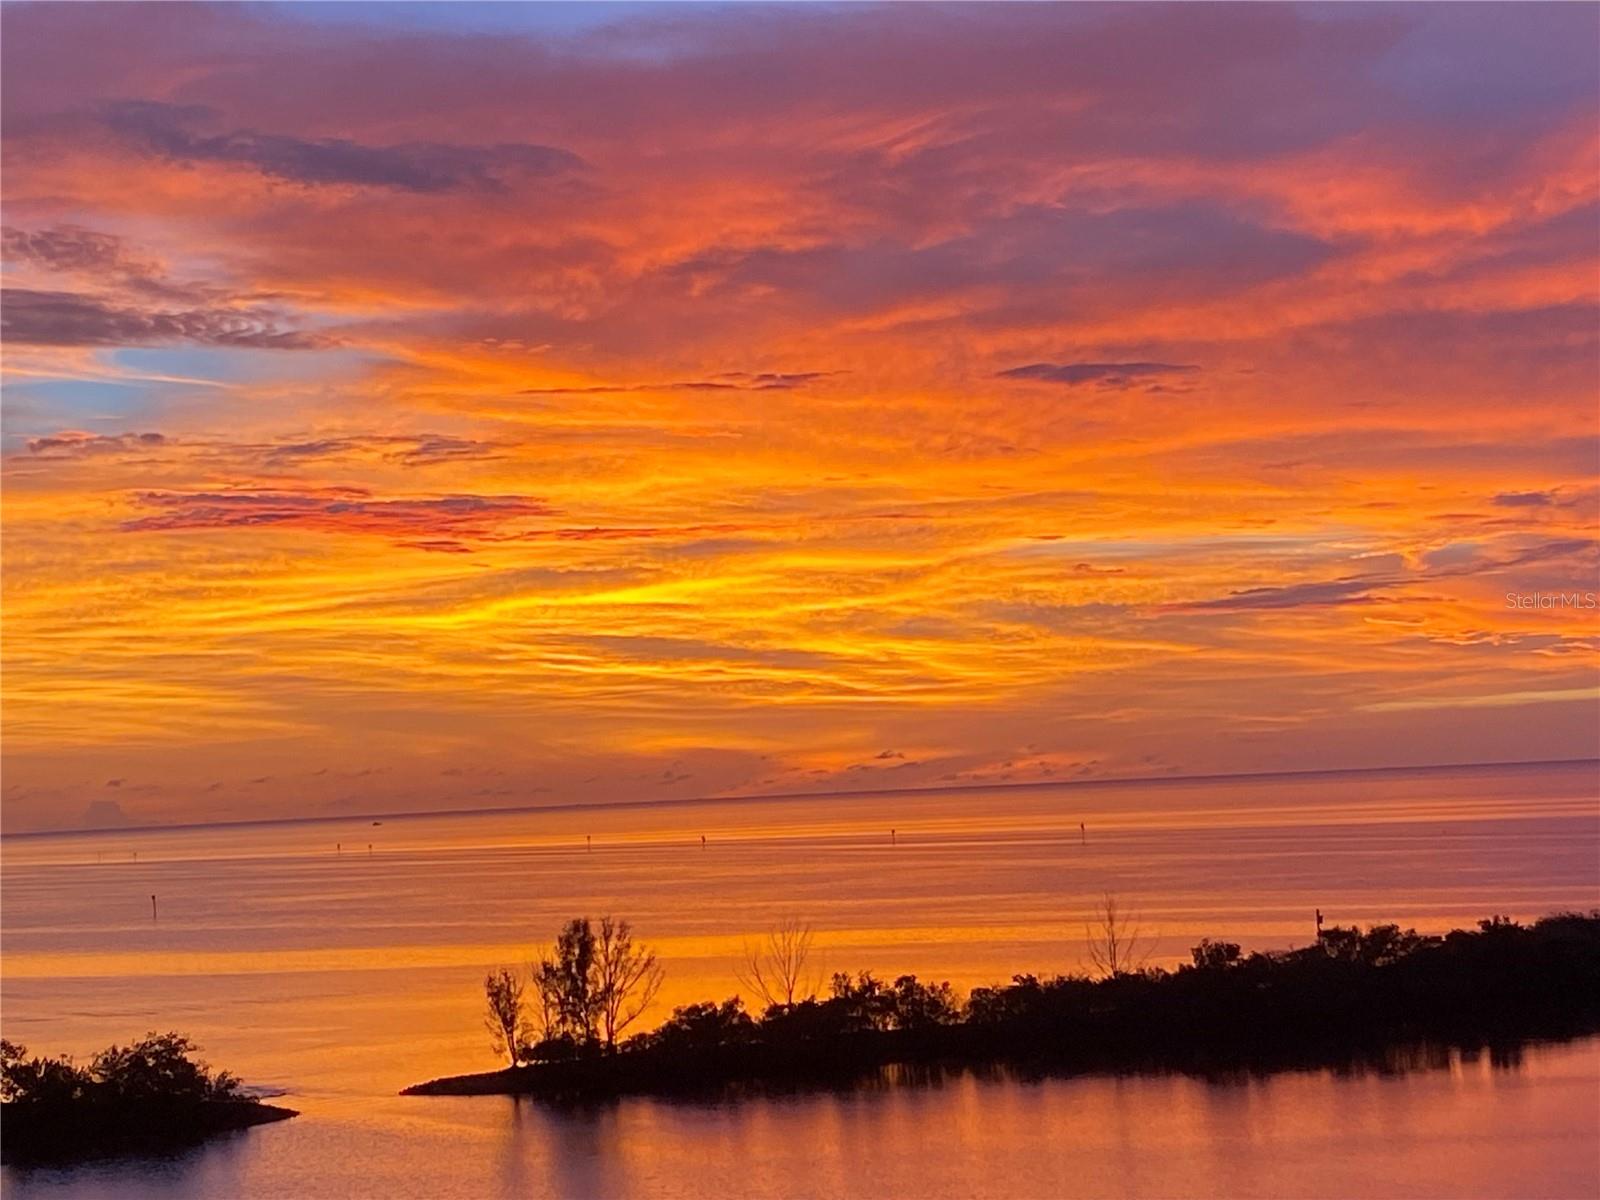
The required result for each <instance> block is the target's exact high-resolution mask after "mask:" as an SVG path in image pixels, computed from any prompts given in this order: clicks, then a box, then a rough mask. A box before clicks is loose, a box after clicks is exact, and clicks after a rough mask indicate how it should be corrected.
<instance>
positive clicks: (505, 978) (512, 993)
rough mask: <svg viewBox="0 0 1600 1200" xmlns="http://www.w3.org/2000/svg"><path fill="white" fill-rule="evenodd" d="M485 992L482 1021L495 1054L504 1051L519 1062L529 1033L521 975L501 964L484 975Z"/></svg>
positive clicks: (514, 1062) (507, 1055) (514, 1061)
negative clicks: (518, 1059)
mask: <svg viewBox="0 0 1600 1200" xmlns="http://www.w3.org/2000/svg"><path fill="white" fill-rule="evenodd" d="M483 993H484V1007H485V1010H486V1011H485V1014H484V1018H483V1023H484V1026H485V1028H487V1029H488V1030H489V1044H490V1045H491V1046H493V1047H494V1052H495V1053H496V1054H504V1055H505V1056H506V1057H507V1058H509V1059H510V1060H511V1065H512V1066H516V1064H517V1058H518V1056H519V1055H520V1054H521V1052H522V1048H523V1046H524V1045H525V1044H526V1043H527V1041H528V1033H529V1027H528V1019H527V1015H526V1013H525V1011H524V1009H523V993H524V985H523V982H522V979H521V978H520V977H519V976H518V975H517V973H516V972H515V971H513V970H511V969H510V968H508V967H501V968H499V969H498V970H495V971H490V972H489V973H488V974H487V975H485V976H484V979H483Z"/></svg>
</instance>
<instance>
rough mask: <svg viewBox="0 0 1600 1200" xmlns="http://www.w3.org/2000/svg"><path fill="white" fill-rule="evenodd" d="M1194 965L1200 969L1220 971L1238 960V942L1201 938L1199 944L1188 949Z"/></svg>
mask: <svg viewBox="0 0 1600 1200" xmlns="http://www.w3.org/2000/svg"><path fill="white" fill-rule="evenodd" d="M1189 953H1190V955H1191V956H1192V957H1193V958H1194V965H1195V967H1196V968H1197V969H1198V970H1201V971H1221V970H1223V969H1225V968H1227V967H1231V966H1234V965H1236V964H1237V963H1238V962H1239V943H1238V942H1214V941H1212V940H1211V939H1210V938H1201V939H1200V944H1199V945H1198V946H1196V947H1194V949H1192V950H1190V951H1189Z"/></svg>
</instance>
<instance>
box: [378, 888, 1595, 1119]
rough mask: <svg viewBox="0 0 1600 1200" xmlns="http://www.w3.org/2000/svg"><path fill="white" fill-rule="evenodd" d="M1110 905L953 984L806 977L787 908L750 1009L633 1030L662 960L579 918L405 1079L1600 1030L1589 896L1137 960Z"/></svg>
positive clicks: (743, 1076) (1123, 1063)
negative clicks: (999, 977) (1053, 956)
mask: <svg viewBox="0 0 1600 1200" xmlns="http://www.w3.org/2000/svg"><path fill="white" fill-rule="evenodd" d="M1102 918H1103V919H1102V923H1101V928H1100V929H1099V930H1098V931H1096V932H1094V933H1093V934H1092V935H1091V939H1090V955H1089V958H1090V962H1091V964H1092V965H1093V967H1094V969H1095V972H1096V973H1095V975H1092V976H1091V975H1088V974H1069V975H1056V976H1051V977H1044V978H1040V977H1037V976H1034V975H1018V976H1015V977H1013V978H1012V980H1011V982H1010V983H1009V984H1004V985H997V986H992V987H979V988H974V989H973V990H972V992H971V993H970V994H969V995H968V996H966V997H965V998H964V999H963V998H961V997H959V996H958V995H957V994H956V992H955V990H954V989H952V988H951V986H950V985H949V984H948V983H925V982H923V981H921V980H919V979H917V978H916V977H915V976H914V975H902V976H900V977H898V978H896V979H894V980H893V981H892V982H891V981H887V980H882V979H879V978H877V977H875V976H874V975H873V974H871V973H869V972H867V973H859V974H856V975H848V974H842V973H840V974H834V975H833V976H832V979H831V983H830V985H829V987H828V989H827V994H826V995H825V996H822V997H818V996H817V995H815V994H814V993H813V992H811V991H810V990H809V989H808V988H807V986H806V980H805V975H804V972H805V967H806V962H807V958H808V954H809V950H810V937H811V935H810V931H809V930H808V929H806V928H804V927H801V926H798V925H793V924H791V925H788V926H786V927H784V928H783V929H780V930H778V931H775V932H774V933H772V934H770V935H769V936H768V938H767V940H766V942H765V943H764V944H763V945H762V946H760V947H758V948H757V949H755V950H754V951H751V952H749V953H747V964H746V966H747V969H746V970H745V971H743V972H741V975H740V978H741V982H742V983H744V984H746V985H748V987H749V989H750V991H751V992H752V994H754V995H755V996H756V997H758V998H759V1000H760V1001H762V1002H764V1007H763V1008H761V1010H760V1011H759V1013H753V1012H751V1011H749V1010H748V1009H747V1008H746V1006H745V1002H744V1000H743V999H742V998H741V997H740V996H734V997H731V998H729V999H727V1000H723V1001H721V1002H706V1003H701V1004H692V1005H687V1006H684V1007H680V1008H677V1009H675V1010H674V1011H673V1013H672V1015H671V1017H670V1018H669V1019H667V1020H666V1021H665V1022H664V1023H663V1024H662V1025H660V1026H659V1027H658V1028H656V1029H653V1030H650V1031H648V1032H644V1033H638V1034H635V1035H633V1036H631V1037H627V1038H623V1037H622V1036H621V1035H622V1033H623V1031H624V1030H625V1029H627V1028H628V1026H629V1025H630V1024H632V1022H633V1021H634V1020H636V1019H637V1017H638V1016H639V1014H640V1013H641V1012H642V1011H643V1009H644V1008H645V1006H646V1005H647V1004H648V1002H649V1000H650V999H651V998H652V997H653V996H654V995H655V993H656V990H657V989H658V988H659V986H660V982H661V968H660V967H659V966H658V964H657V963H656V959H655V956H654V955H653V954H652V953H650V952H649V951H648V950H647V949H645V948H643V947H641V946H637V945H635V944H634V942H633V940H632V935H631V931H630V930H629V928H628V924H627V922H625V921H621V922H614V921H612V920H611V919H610V918H604V919H603V920H602V921H601V922H600V923H599V925H598V927H597V926H596V925H595V924H594V923H592V922H590V921H589V920H587V919H579V920H575V921H572V922H570V923H569V924H568V925H567V926H566V928H565V929H563V930H562V932H561V934H560V936H559V937H558V938H557V940H556V943H555V946H554V948H553V951H552V952H551V953H550V954H548V955H547V956H546V957H544V958H542V959H541V960H540V961H538V962H537V963H535V965H534V968H533V971H532V975H531V978H530V979H527V980H524V978H523V977H522V976H521V975H519V974H518V973H517V972H515V971H511V970H504V969H503V970H500V971H497V972H494V973H492V974H491V975H490V976H489V977H488V979H487V980H486V981H485V994H486V998H487V1011H488V1018H487V1024H488V1026H489V1029H490V1037H491V1041H492V1043H493V1045H494V1046H495V1048H496V1049H497V1050H498V1051H500V1052H501V1053H503V1054H505V1055H506V1057H507V1060H508V1065H507V1066H506V1068H505V1069H503V1070H498V1071H492V1072H487V1073H482V1074H473V1075H457V1076H452V1077H447V1078H442V1079H435V1080H432V1081H430V1082H427V1083H422V1084H418V1085H416V1086H413V1087H410V1088H407V1089H406V1090H405V1094H411V1095H486V1094H518V1095H531V1096H535V1097H540V1098H544V1099H548V1100H553V1101H570V1100H580V1101H581V1100H587V1099H602V1098H607V1097H613V1096H619V1095H625V1094H631V1093H658V1094H659V1093H690V1092H714V1091H718V1090H721V1089H726V1088H728V1087H729V1086H745V1085H762V1086H768V1085H776V1086H780V1087H795V1086H808V1085H813V1084H817V1085H831V1084H838V1083H841V1082H847V1081H849V1080H851V1079H852V1078H857V1077H862V1076H865V1075H867V1074H870V1073H873V1072H877V1071H878V1070H880V1069H881V1068H884V1067H887V1066H891V1065H896V1064H898V1065H903V1066H908V1067H910V1066H916V1065H922V1064H926V1065H940V1064H950V1065H960V1064H969V1065H978V1064H997V1065H1010V1066H1014V1067H1022V1068H1027V1069H1037V1070H1040V1071H1061V1072H1079V1071H1092V1070H1100V1071H1133V1070H1185V1071H1199V1072H1210V1071H1217V1070H1233V1069H1256V1068H1260V1069H1271V1068H1275V1067H1290V1066H1314V1065H1334V1064H1337V1063H1339V1062H1343V1061H1349V1060H1350V1059H1352V1058H1355V1057H1361V1056H1368V1057H1370V1056H1374V1055H1378V1054H1381V1053H1382V1052H1384V1051H1385V1050H1390V1049H1398V1048H1404V1047H1408V1046H1418V1045H1434V1046H1458V1047H1462V1048H1473V1047H1482V1046H1489V1047H1502V1046H1508V1045H1513V1044H1518V1043H1521V1042H1525V1041H1529V1040H1533V1039H1542V1038H1566V1037H1572V1036H1577V1035H1581V1034H1586V1033H1592V1032H1594V1031H1596V1030H1597V1029H1600V910H1597V911H1593V912H1589V913H1559V914H1555V915H1552V916H1547V917H1543V918H1541V919H1539V920H1537V921H1534V922H1532V923H1531V924H1521V923H1518V922H1516V921H1512V920H1510V919H1508V918H1506V917H1501V916H1496V917H1491V918H1489V919H1487V920H1484V921H1481V922H1479V923H1478V927H1477V928H1476V929H1475V930H1471V931H1467V930H1456V931H1453V932H1451V933H1448V934H1445V935H1443V936H1425V935H1421V934H1418V933H1416V932H1415V931H1412V930H1402V929H1400V928H1399V927H1398V926H1396V925H1374V926H1371V927H1369V928H1367V929H1365V930H1362V929H1360V928H1357V927H1339V926H1331V927H1329V928H1327V929H1321V928H1319V929H1318V931H1317V940H1316V942H1315V944H1313V945H1309V946H1305V947H1302V948H1299V949H1292V950H1283V951H1273V952H1256V953H1251V954H1244V953H1242V952H1241V949H1240V947H1239V946H1238V945H1237V944H1235V943H1231V942H1218V941H1211V940H1209V939H1208V940H1202V941H1201V942H1200V943H1199V944H1198V945H1197V946H1195V947H1194V949H1193V952H1192V961H1191V962H1190V963H1187V964H1184V965H1182V966H1180V967H1178V968H1177V969H1175V970H1167V969H1163V968H1160V967H1149V966H1145V965H1143V964H1142V963H1141V961H1140V959H1139V956H1138V945H1137V943H1138V937H1137V931H1136V930H1133V929H1131V928H1130V927H1129V926H1128V925H1127V923H1126V919H1125V918H1124V917H1122V916H1121V915H1120V914H1119V913H1118V912H1117V909H1116V906H1115V903H1114V901H1112V900H1111V899H1110V898H1108V900H1107V905H1106V910H1105V912H1104V913H1103V914H1102ZM530 989H531V991H530Z"/></svg>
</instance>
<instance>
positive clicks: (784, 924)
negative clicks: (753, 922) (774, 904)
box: [738, 917, 821, 1008]
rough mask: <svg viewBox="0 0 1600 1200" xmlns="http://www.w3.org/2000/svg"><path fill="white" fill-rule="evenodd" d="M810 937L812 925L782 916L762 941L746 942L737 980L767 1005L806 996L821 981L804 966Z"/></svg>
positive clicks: (792, 1001) (810, 995)
mask: <svg viewBox="0 0 1600 1200" xmlns="http://www.w3.org/2000/svg"><path fill="white" fill-rule="evenodd" d="M813 940H814V938H813V935H812V932H811V926H809V925H806V924H804V923H802V922H801V921H800V920H799V918H797V917H786V918H784V919H783V920H782V921H781V922H780V923H779V924H778V925H777V927H776V928H774V929H772V930H769V931H768V932H767V934H766V936H764V937H763V938H762V939H761V941H759V942H757V943H754V944H752V943H750V942H746V943H745V946H744V964H743V966H742V967H741V968H740V969H739V971H738V977H739V983H740V984H741V985H742V986H744V987H746V988H749V989H750V991H751V992H752V993H754V994H755V995H756V996H759V997H760V998H761V1002H762V1003H763V1004H764V1005H766V1006H767V1007H769V1008H770V1007H771V1006H772V1005H774V1004H781V1005H784V1006H786V1007H787V1006H788V1005H791V1004H794V1003H795V1002H796V1001H797V1000H803V999H809V998H810V997H812V996H814V995H815V994H816V991H817V986H818V984H819V983H820V982H821V981H820V979H819V978H818V977H817V976H816V975H815V974H813V973H811V972H810V971H809V970H808V966H807V964H808V962H809V960H810V958H811V945H812V942H813Z"/></svg>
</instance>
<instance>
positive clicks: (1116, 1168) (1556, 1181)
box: [6, 1039, 1600, 1200]
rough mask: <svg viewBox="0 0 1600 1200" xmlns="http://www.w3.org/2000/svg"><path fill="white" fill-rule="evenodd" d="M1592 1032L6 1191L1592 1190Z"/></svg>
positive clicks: (281, 1148) (908, 1073)
mask: <svg viewBox="0 0 1600 1200" xmlns="http://www.w3.org/2000/svg"><path fill="white" fill-rule="evenodd" d="M1597 1128H1600V1039H1589V1040H1586V1041H1582V1042H1576V1043H1569V1044H1565V1045H1553V1046H1550V1045H1547V1046H1534V1047H1531V1048H1528V1049H1526V1050H1524V1051H1518V1052H1509V1053H1507V1052H1495V1053H1489V1052H1484V1053H1479V1054H1471V1053H1465V1054H1464V1053H1460V1052H1451V1051H1440V1050H1438V1049H1419V1050H1415V1051H1412V1052H1408V1053H1402V1054H1397V1055H1393V1056H1388V1057H1385V1058H1381V1059H1379V1060H1377V1061H1376V1062H1361V1063H1351V1064H1347V1065H1345V1066H1343V1067H1340V1068H1337V1069H1319V1070H1315V1071H1300V1072H1286V1073H1275V1074H1268V1075H1250V1074H1233V1075H1229V1076H1227V1077H1220V1076H1218V1077H1211V1078H1198V1077H1193V1076H1186V1075H1135V1076H1120V1077H1116V1076H1083V1077H1077V1078H1066V1079H1063V1078H1054V1079H1050V1078H1043V1079H1041V1078H1025V1077H1022V1076H1020V1075H1018V1074H1017V1073H1015V1072H1012V1071H1009V1070H1006V1069H1000V1068H988V1069H984V1070H981V1071H977V1070H970V1069H958V1070H945V1071H939V1070H929V1069H926V1068H923V1069H915V1070H906V1069H899V1070H895V1071H891V1072H888V1073H886V1074H885V1075H884V1076H883V1077H882V1078H880V1079H878V1080H876V1081H874V1082H873V1083H871V1084H868V1085H865V1086H860V1087H852V1088H849V1089H839V1090H834V1091H827V1092H804V1093H792V1094H770V1093H769V1094H762V1095H744V1096H741V1097H738V1098H730V1099H725V1100H722V1101H718V1102H695V1103H686V1102H669V1101H663V1100H657V1099H625V1100H619V1101H616V1102H613V1103H610V1104H605V1105H598V1106H591V1107H586V1108H583V1109H573V1110H552V1109H549V1108H546V1107H543V1106H541V1105H538V1104H535V1103H533V1102H531V1101H528V1100H526V1099H521V1100H519V1099H513V1098H509V1097H477V1098H425V1097H415V1098H398V1097H396V1098H389V1099H385V1100H383V1101H380V1102H378V1103H376V1104H374V1105H371V1106H366V1107H365V1108H362V1109H355V1108H352V1109H351V1110H350V1111H346V1112H340V1113H334V1114H327V1115H318V1114H308V1115H307V1117H305V1118H302V1119H301V1120H299V1121H295V1122H290V1123H289V1124H286V1125H281V1126H273V1127H269V1128H266V1129H260V1130H256V1131H253V1132H252V1133H250V1134H249V1135H247V1136H245V1137H240V1138H233V1139H229V1140H228V1141H226V1142H222V1143H218V1144H215V1145H213V1146H210V1147H207V1148H205V1149H204V1150H200V1151H195V1152H192V1153H190V1154H187V1155H183V1156H179V1157H176V1158H173V1159H167V1160H162V1161H159V1162H148V1163H140V1164H137V1165H129V1164H105V1165H99V1166H92V1167H85V1168H77V1169H72V1170H47V1171H46V1170H41V1171H31V1172H14V1171H13V1172H8V1173H7V1176H6V1184H7V1186H6V1192H7V1195H8V1196H14V1197H42V1196H63V1195H72V1196H81V1197H86V1198H91V1200H100V1198H102V1197H103V1198H106V1200H109V1198H111V1197H117V1198H118V1200H121V1198H124V1197H133V1198H139V1197H152V1198H153V1197H220V1196H227V1197H240V1198H241V1200H252V1198H267V1197H270V1198H273V1200H278V1198H287V1197H306V1198H307V1200H312V1198H316V1197H324V1196H326V1197H367V1196H372V1197H377V1196H416V1197H437V1198H439V1200H451V1198H454V1197H469V1196H470V1197H485V1196H488V1197H497V1196H504V1197H511V1196H529V1195H547V1196H561V1197H607V1198H611V1197H616V1198H618V1200H634V1198H643V1197H652V1198H668V1200H676V1198H680V1197H681V1198H690V1197H692V1198H694V1200H700V1198H701V1197H705V1196H724V1195H726V1196H734V1195H737V1196H748V1197H768V1198H772V1200H797V1198H800V1197H816V1196H841V1197H854V1196H863V1197H865V1196H871V1197H874V1198H883V1197H899V1196H907V1197H910V1196H915V1197H938V1196H951V1197H955V1196H963V1197H1036V1196H1037V1197H1045V1196H1051V1197H1091V1196H1092V1197H1101V1196H1117V1197H1121V1196H1130V1197H1131V1196H1193V1197H1205V1198H1210V1197H1254V1196H1331V1195H1337V1196H1439V1197H1480V1196H1481V1197H1511V1196H1542V1197H1587V1196H1593V1195H1595V1194H1597V1193H1600V1149H1597V1146H1596V1139H1595V1132H1596V1129H1597Z"/></svg>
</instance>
